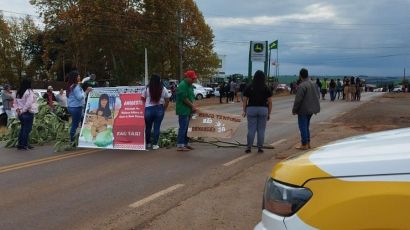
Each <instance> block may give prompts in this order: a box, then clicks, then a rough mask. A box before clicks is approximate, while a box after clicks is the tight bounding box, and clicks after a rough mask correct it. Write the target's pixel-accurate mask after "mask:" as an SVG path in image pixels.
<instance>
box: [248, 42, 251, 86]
mask: <svg viewBox="0 0 410 230" xmlns="http://www.w3.org/2000/svg"><path fill="white" fill-rule="evenodd" d="M251 78H252V41H251V42H249V60H248V81H249V79H251Z"/></svg>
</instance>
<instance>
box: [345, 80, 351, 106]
mask: <svg viewBox="0 0 410 230" xmlns="http://www.w3.org/2000/svg"><path fill="white" fill-rule="evenodd" d="M343 99H346V101H350V100H351V98H350V80H349V78H348V77H345V79H344V98H343Z"/></svg>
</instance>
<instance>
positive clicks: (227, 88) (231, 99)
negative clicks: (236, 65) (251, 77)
mask: <svg viewBox="0 0 410 230" xmlns="http://www.w3.org/2000/svg"><path fill="white" fill-rule="evenodd" d="M245 87H246V82H245V81H241V82H240V83H239V82H237V80H236V79H231V80H229V82H228V83H225V82H222V83H221V84H220V85H219V103H221V104H222V103H223V102H222V100H223V98H224V97H225V98H226V103H235V99H236V102H242V101H243V95H244V92H245Z"/></svg>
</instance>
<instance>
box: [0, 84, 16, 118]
mask: <svg viewBox="0 0 410 230" xmlns="http://www.w3.org/2000/svg"><path fill="white" fill-rule="evenodd" d="M1 99H2V101H3V110H4V111H0V114H2V113H4V114H5V115H4V119H2V124H1V125H3V126H7V121H8V119H9V118H11V116H12V112H11V107H13V101H14V97H13V94H12V92H11V87H10V85H9V84H5V85H4V88H3V90H2V94H1Z"/></svg>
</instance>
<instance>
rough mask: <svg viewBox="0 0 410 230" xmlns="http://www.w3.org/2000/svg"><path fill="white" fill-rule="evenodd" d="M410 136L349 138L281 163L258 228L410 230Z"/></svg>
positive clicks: (394, 132) (267, 189)
mask: <svg viewBox="0 0 410 230" xmlns="http://www.w3.org/2000/svg"><path fill="white" fill-rule="evenodd" d="M409 139H410V128H404V129H396V130H390V131H384V132H377V133H372V134H367V135H361V136H356V137H350V138H347V139H344V140H340V141H336V142H333V143H330V144H328V145H325V146H323V147H319V148H317V149H314V150H311V151H309V152H307V153H305V154H303V155H301V156H297V157H291V158H288V159H287V160H285V161H282V162H280V163H278V164H276V165H275V167H274V169H273V170H272V174H271V176H270V177H269V178H268V180H267V182H266V185H265V191H264V196H263V207H262V209H263V210H262V221H261V222H260V223H259V224H258V225H257V226H256V227H255V229H256V230H267V229H278V230H293V229H297V230H303V229H335V230H339V229H340V230H342V229H410V221H408V217H409V212H408V207H409V205H410V169H409V167H408V166H409V165H410V151H409V149H410V142H409V141H408V140H409Z"/></svg>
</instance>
